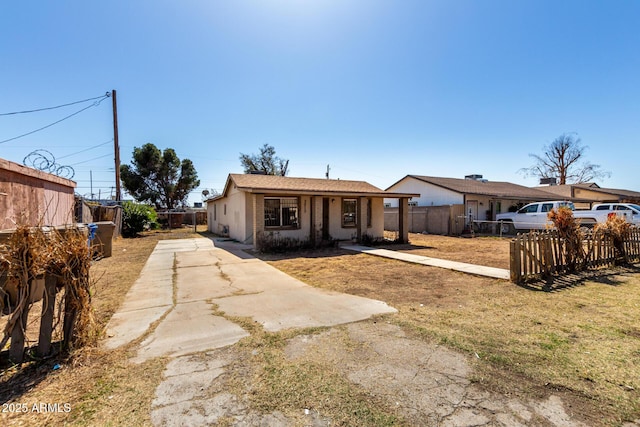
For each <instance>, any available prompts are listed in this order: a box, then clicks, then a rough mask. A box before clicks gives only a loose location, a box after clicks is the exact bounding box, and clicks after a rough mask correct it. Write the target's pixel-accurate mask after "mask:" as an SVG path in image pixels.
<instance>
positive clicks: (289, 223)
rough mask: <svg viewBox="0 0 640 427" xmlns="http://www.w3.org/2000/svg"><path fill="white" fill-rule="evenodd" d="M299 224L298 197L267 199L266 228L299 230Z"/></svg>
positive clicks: (265, 211)
mask: <svg viewBox="0 0 640 427" xmlns="http://www.w3.org/2000/svg"><path fill="white" fill-rule="evenodd" d="M299 224H300V220H299V209H298V198H297V197H279V198H275V197H265V199H264V226H265V227H281V228H298V227H299Z"/></svg>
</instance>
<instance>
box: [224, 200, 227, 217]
mask: <svg viewBox="0 0 640 427" xmlns="http://www.w3.org/2000/svg"><path fill="white" fill-rule="evenodd" d="M224 216H227V204H226V203H225V204H224Z"/></svg>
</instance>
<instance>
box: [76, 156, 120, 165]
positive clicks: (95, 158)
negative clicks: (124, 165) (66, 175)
mask: <svg viewBox="0 0 640 427" xmlns="http://www.w3.org/2000/svg"><path fill="white" fill-rule="evenodd" d="M109 156H113V153H109V154H105V155H104V156H99V157H94V158H93V159H88V160H83V161H81V162H78V163H73V164H71V165H69V166H75V165H81V164H83V163H87V162H91V161H93V160H98V159H104V158H105V157H109Z"/></svg>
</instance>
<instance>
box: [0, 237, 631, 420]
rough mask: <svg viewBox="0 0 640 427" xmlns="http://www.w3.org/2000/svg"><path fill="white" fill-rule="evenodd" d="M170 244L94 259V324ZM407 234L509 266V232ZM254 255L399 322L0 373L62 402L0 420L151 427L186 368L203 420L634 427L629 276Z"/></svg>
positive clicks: (425, 244)
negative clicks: (527, 278) (519, 274)
mask: <svg viewBox="0 0 640 427" xmlns="http://www.w3.org/2000/svg"><path fill="white" fill-rule="evenodd" d="M175 237H180V236H179V235H176V234H167V235H159V236H158V235H153V236H146V237H145V238H143V239H135V240H134V241H126V240H125V241H122V240H120V241H118V242H117V243H116V244H115V245H114V256H113V257H112V258H111V259H108V260H103V261H100V262H98V263H97V264H96V269H95V277H96V278H98V279H99V280H98V282H97V283H96V298H95V300H96V316H97V319H99V322H100V323H102V324H104V323H106V320H108V318H109V317H110V316H111V314H112V313H113V310H115V307H117V306H118V305H119V304H120V302H121V301H122V298H123V292H126V290H127V289H128V287H130V286H131V285H132V283H133V281H134V280H135V278H136V277H137V275H138V273H139V271H140V269H141V268H142V265H143V264H144V261H145V260H146V258H147V257H148V255H149V253H150V251H151V250H152V248H153V246H154V245H155V242H156V241H157V239H161V238H175ZM183 237H189V235H188V233H185V235H184V236H183ZM410 239H411V244H410V245H402V246H394V247H392V248H393V249H396V250H402V251H408V252H412V253H420V254H423V255H427V256H431V257H438V258H444V259H450V260H455V261H463V262H469V263H477V264H482V265H489V266H493V267H500V268H508V240H507V239H499V238H484V237H482V238H473V239H471V238H451V237H442V236H430V235H413V234H412V235H411V236H410ZM257 255H258V256H259V257H260V258H262V259H264V260H266V261H268V262H269V263H270V264H272V265H274V266H275V267H277V268H278V269H280V270H282V271H284V272H286V273H288V274H290V275H292V276H294V277H297V278H299V279H301V280H302V281H304V282H306V283H308V284H310V285H313V286H316V287H320V288H324V289H328V290H334V291H340V292H346V293H351V294H354V295H360V296H365V297H369V298H374V299H379V300H382V301H385V302H387V303H388V304H390V305H392V306H393V307H395V308H397V309H398V313H397V314H393V315H387V316H382V317H380V318H376V319H372V320H369V321H364V322H358V323H355V324H351V325H343V326H339V327H335V328H315V329H310V330H292V331H284V332H280V333H267V332H265V331H264V330H262V328H260V327H259V325H257V324H255V322H253V321H251V320H249V319H230V320H233V321H234V322H236V323H238V324H240V325H241V326H242V327H243V328H245V329H246V330H247V331H248V332H249V333H250V334H251V335H250V337H248V338H246V339H243V340H242V341H240V342H239V343H238V344H237V345H234V346H231V347H227V348H223V349H218V350H214V351H211V352H206V353H201V354H196V355H192V356H188V357H186V358H185V360H184V361H181V360H180V359H176V360H175V361H174V362H170V363H169V364H168V361H167V360H164V359H157V360H153V361H150V362H148V363H145V364H143V365H132V364H131V363H129V362H128V358H129V357H130V356H131V355H132V354H133V352H132V351H131V348H124V349H122V350H118V351H114V352H108V353H105V352H101V351H98V350H89V351H84V352H82V353H80V354H78V355H75V356H74V357H72V358H70V359H53V360H48V361H43V362H33V363H31V364H27V365H25V366H23V367H21V368H18V367H7V366H6V365H5V366H3V371H2V373H0V390H2V392H0V402H2V403H12V402H13V403H21V402H27V403H31V402H61V403H62V402H65V403H70V404H71V407H72V408H73V409H72V411H71V412H70V413H58V414H46V415H42V414H37V413H33V412H30V413H26V414H15V413H14V414H5V413H3V414H0V419H2V420H3V423H5V424H6V425H34V426H36V425H42V426H44V425H51V424H52V423H55V424H68V425H152V424H154V425H162V423H163V419H164V418H163V416H165V415H166V414H162V413H160V412H158V411H153V410H152V409H150V408H154V402H156V401H157V399H159V395H158V393H161V391H158V390H159V389H158V388H157V387H158V385H159V384H160V382H161V380H162V377H163V375H164V376H166V375H173V371H174V370H175V369H177V368H176V366H183V365H181V363H182V364H186V365H189V364H191V365H192V366H196V367H198V366H213V367H215V370H214V371H212V373H210V374H209V375H211V378H212V379H211V381H210V382H209V383H207V384H201V385H199V386H198V389H197V390H196V389H194V390H192V392H193V393H194V396H197V398H198V399H200V400H198V401H199V402H200V403H201V405H202V408H201V410H202V414H204V415H203V416H207V417H209V418H208V419H210V420H213V421H211V422H212V423H215V424H217V425H223V426H224V425H229V426H230V425H256V424H258V423H259V422H267V423H269V424H270V425H295V426H297V425H314V426H320V425H327V424H331V425H345V426H391V425H407V426H415V425H424V426H432V425H451V426H455V425H471V424H483V425H503V426H517V425H523V426H524V425H526V426H553V425H557V426H610V425H619V426H631V425H633V426H638V425H640V404H639V402H640V378H639V377H638V375H637V373H638V372H640V354H639V353H638V349H639V348H640V330H639V329H638V325H639V324H640V279H639V274H638V273H639V270H637V269H634V268H627V269H625V270H619V271H617V272H616V273H617V274H615V275H603V276H601V277H600V278H599V279H598V280H597V281H587V282H582V283H576V284H575V286H571V287H568V288H564V289H562V290H558V291H554V292H538V291H535V290H531V289H527V288H523V287H518V286H515V285H513V284H511V283H509V282H506V281H502V280H495V279H488V278H481V277H477V276H471V275H466V274H463V273H457V272H451V271H448V270H443V269H439V268H434V267H425V266H419V265H413V264H406V263H403V262H400V261H394V260H387V259H383V258H378V257H372V256H368V255H364V254H355V253H351V252H347V251H344V250H341V249H327V250H321V251H310V252H302V253H296V254H288V255H261V254H257ZM104 261H106V262H104ZM101 263H102V264H101ZM106 272H112V273H113V274H107V273H106ZM221 314H222V315H224V314H223V313H221ZM187 359H188V360H187ZM55 364H60V366H61V369H57V370H56V369H54V368H53V367H54V366H55ZM197 369H201V368H197ZM163 372H164V374H163ZM203 374H204V372H200V371H197V372H196V375H197V376H198V377H201V376H202V375H203ZM198 384H199V383H198ZM196 385H197V384H196ZM190 392H191V391H190ZM160 397H161V395H160ZM633 420H636V421H635V424H633ZM185 422H186V421H185ZM243 423H244V424H243Z"/></svg>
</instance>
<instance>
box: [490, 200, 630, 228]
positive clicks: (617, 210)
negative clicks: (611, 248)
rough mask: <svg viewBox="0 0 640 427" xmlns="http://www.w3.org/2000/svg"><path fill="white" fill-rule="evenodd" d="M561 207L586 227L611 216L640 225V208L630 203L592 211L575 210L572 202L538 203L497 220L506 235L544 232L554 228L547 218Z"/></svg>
mask: <svg viewBox="0 0 640 427" xmlns="http://www.w3.org/2000/svg"><path fill="white" fill-rule="evenodd" d="M559 207H567V208H569V209H571V210H572V211H573V216H574V217H575V218H576V219H578V220H579V221H580V223H581V224H582V225H585V226H593V225H594V224H596V223H602V222H606V221H607V217H608V216H609V214H614V215H618V216H623V217H624V218H625V219H626V220H627V221H629V222H630V223H632V224H634V225H640V206H638V205H634V204H630V203H601V204H598V205H595V206H594V207H593V209H591V210H575V207H574V205H573V203H572V202H567V201H549V202H536V203H529V204H528V205H525V206H524V207H522V208H520V209H519V210H518V211H517V212H508V213H502V214H498V215H496V220H497V221H502V223H503V227H502V231H503V232H504V233H513V232H514V231H515V230H544V229H546V228H552V227H553V224H552V223H551V221H549V219H548V218H547V216H548V215H549V212H551V210H552V209H558V208H559Z"/></svg>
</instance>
